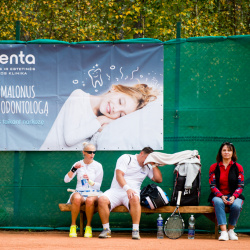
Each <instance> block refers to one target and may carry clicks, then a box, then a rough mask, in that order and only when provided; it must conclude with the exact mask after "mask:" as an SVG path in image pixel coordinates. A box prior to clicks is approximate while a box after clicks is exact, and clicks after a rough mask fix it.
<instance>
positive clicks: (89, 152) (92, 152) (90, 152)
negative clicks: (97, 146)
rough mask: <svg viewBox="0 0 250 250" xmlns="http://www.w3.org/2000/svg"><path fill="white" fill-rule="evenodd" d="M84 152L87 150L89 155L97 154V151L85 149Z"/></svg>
mask: <svg viewBox="0 0 250 250" xmlns="http://www.w3.org/2000/svg"><path fill="white" fill-rule="evenodd" d="M84 152H86V153H87V154H89V155H91V154H95V153H96V151H84Z"/></svg>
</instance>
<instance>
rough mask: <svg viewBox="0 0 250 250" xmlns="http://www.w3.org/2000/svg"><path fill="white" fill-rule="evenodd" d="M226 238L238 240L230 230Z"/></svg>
mask: <svg viewBox="0 0 250 250" xmlns="http://www.w3.org/2000/svg"><path fill="white" fill-rule="evenodd" d="M228 236H229V240H238V237H237V234H236V233H235V232H234V230H233V229H230V230H229V231H228Z"/></svg>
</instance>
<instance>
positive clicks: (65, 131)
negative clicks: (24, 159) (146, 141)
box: [40, 84, 159, 150]
mask: <svg viewBox="0 0 250 250" xmlns="http://www.w3.org/2000/svg"><path fill="white" fill-rule="evenodd" d="M158 94H159V93H158V91H157V90H154V89H152V88H151V87H148V86H147V85H146V84H135V85H133V86H125V85H112V88H111V90H110V91H108V92H107V93H105V94H102V95H99V96H94V95H90V94H88V93H85V92H84V91H82V90H81V89H77V90H75V91H73V92H72V93H71V95H70V96H69V98H68V99H67V101H66V102H65V103H64V105H63V107H62V108H61V110H60V112H59V114H58V116H57V118H56V120H55V122H54V124H53V126H52V128H51V130H50V131H49V134H48V135H47V138H46V139H45V141H44V143H43V145H42V146H41V148H40V150H60V149H67V150H70V149H72V150H76V149H80V148H81V142H82V141H89V142H90V141H91V137H92V136H93V135H94V134H95V133H96V132H97V131H99V132H100V131H102V129H103V128H104V127H105V126H106V125H107V124H109V123H110V122H112V121H114V120H116V119H118V118H120V117H122V116H125V115H128V114H130V113H132V112H134V111H136V110H138V109H142V108H143V107H145V106H146V105H147V104H148V103H149V102H152V101H154V100H156V99H157V95H158ZM111 136H112V135H111ZM91 143H93V140H92V141H91Z"/></svg>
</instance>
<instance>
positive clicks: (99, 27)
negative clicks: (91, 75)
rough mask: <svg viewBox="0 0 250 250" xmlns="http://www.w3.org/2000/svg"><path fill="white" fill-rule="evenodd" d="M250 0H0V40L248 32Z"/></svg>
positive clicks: (215, 34)
mask: <svg viewBox="0 0 250 250" xmlns="http://www.w3.org/2000/svg"><path fill="white" fill-rule="evenodd" d="M249 10H250V3H249V0H200V1H198V0H168V1H167V0H85V1H81V0H33V1H32V0H31V1H30V0H1V5H0V13H1V15H0V27H1V33H0V40H15V38H16V27H15V23H16V21H18V20H19V21H21V40H24V41H28V40H35V39H55V40H64V41H68V42H77V41H99V40H110V41H113V40H120V39H132V38H138V37H148V38H156V39H160V40H162V41H166V40H169V39H174V38H175V36H176V35H175V34H176V31H175V30H176V23H177V22H178V21H180V22H181V23H182V34H181V36H182V37H183V38H185V37H194V36H231V35H243V34H249V33H250V13H249Z"/></svg>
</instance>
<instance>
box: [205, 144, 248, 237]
mask: <svg viewBox="0 0 250 250" xmlns="http://www.w3.org/2000/svg"><path fill="white" fill-rule="evenodd" d="M216 161H217V163H214V164H213V165H211V167H210V170H209V184H210V188H211V191H212V192H211V194H210V196H209V199H208V201H209V202H212V204H213V206H214V209H215V215H216V218H217V222H218V225H219V226H220V229H221V235H220V237H219V240H229V239H230V240H238V237H237V235H236V234H235V232H234V228H235V226H236V223H237V220H238V218H239V216H240V212H241V209H242V205H243V200H244V199H245V198H244V196H243V195H242V191H243V188H244V171H243V167H242V166H241V165H240V164H238V163H237V162H236V161H237V154H236V150H235V147H234V145H233V144H232V143H230V142H224V143H222V145H221V146H220V149H219V152H218V154H217V157H216ZM225 206H229V207H230V215H229V221H228V222H229V224H228V232H227V219H226V213H225Z"/></svg>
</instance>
